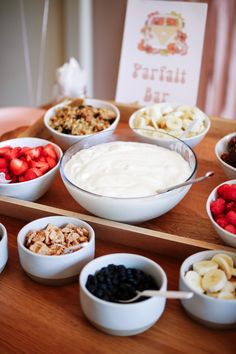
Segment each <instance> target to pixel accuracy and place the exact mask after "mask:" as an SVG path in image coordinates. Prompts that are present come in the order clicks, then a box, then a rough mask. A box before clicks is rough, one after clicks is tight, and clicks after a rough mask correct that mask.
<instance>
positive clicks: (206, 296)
mask: <svg viewBox="0 0 236 354" xmlns="http://www.w3.org/2000/svg"><path fill="white" fill-rule="evenodd" d="M216 253H226V254H232V253H234V252H230V251H224V250H207V251H201V252H197V253H194V254H192V255H191V256H189V257H187V258H186V259H185V260H184V261H183V263H182V264H181V266H180V277H181V279H182V280H183V282H184V284H185V285H186V286H187V287H188V288H189V289H191V291H192V292H193V293H194V295H199V296H200V297H203V299H210V301H217V302H219V301H220V302H224V303H231V302H235V301H236V298H235V299H218V298H215V297H213V296H209V295H206V294H200V293H197V292H196V291H195V290H194V289H192V288H191V287H190V286H189V285H188V284H187V283H186V281H185V278H184V275H185V273H186V272H187V270H186V271H184V270H183V268H184V266H185V263H186V262H187V261H188V260H189V258H191V257H194V256H196V255H199V254H202V255H204V254H206V255H207V254H208V255H211V254H212V255H213V254H216ZM206 257H207V256H206ZM202 260H203V259H202ZM204 260H207V258H204ZM234 263H235V261H234ZM192 266H193V263H192V264H191V265H190V267H192ZM188 301H189V300H188Z"/></svg>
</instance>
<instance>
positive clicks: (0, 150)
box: [0, 146, 12, 157]
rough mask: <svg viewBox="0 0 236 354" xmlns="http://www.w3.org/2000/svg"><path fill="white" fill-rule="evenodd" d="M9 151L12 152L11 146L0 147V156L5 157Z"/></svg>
mask: <svg viewBox="0 0 236 354" xmlns="http://www.w3.org/2000/svg"><path fill="white" fill-rule="evenodd" d="M11 150H12V147H11V146H3V147H0V156H3V157H5V156H6V154H8V153H9V152H10V151H11Z"/></svg>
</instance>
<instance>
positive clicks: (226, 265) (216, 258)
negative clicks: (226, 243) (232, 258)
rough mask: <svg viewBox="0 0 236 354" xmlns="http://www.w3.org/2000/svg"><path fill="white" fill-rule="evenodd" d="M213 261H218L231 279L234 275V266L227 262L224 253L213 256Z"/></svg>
mask: <svg viewBox="0 0 236 354" xmlns="http://www.w3.org/2000/svg"><path fill="white" fill-rule="evenodd" d="M224 256H225V255H224ZM212 261H214V262H216V263H217V264H218V266H219V268H221V269H222V270H223V271H224V272H225V274H226V276H227V279H230V278H231V277H232V271H231V269H232V268H231V266H230V265H229V263H228V262H227V260H226V258H225V257H223V254H216V255H215V256H214V257H212Z"/></svg>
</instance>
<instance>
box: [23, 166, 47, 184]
mask: <svg viewBox="0 0 236 354" xmlns="http://www.w3.org/2000/svg"><path fill="white" fill-rule="evenodd" d="M42 175H43V173H42V172H41V171H40V170H39V169H38V168H36V167H32V168H29V169H28V170H27V171H26V172H25V174H24V178H25V181H29V180H31V179H35V178H37V177H40V176H42Z"/></svg>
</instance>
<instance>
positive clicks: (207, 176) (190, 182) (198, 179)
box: [156, 171, 215, 194]
mask: <svg viewBox="0 0 236 354" xmlns="http://www.w3.org/2000/svg"><path fill="white" fill-rule="evenodd" d="M214 174H215V172H213V171H209V172H207V173H206V174H205V176H202V177H198V178H195V179H190V180H189V181H186V182H183V183H179V184H176V185H175V186H171V187H167V188H164V189H160V190H157V191H156V192H157V194H162V193H166V192H169V191H172V190H174V189H177V188H180V187H185V186H188V185H189V184H195V183H198V182H202V181H204V180H205V179H207V178H209V177H212V176H214Z"/></svg>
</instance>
